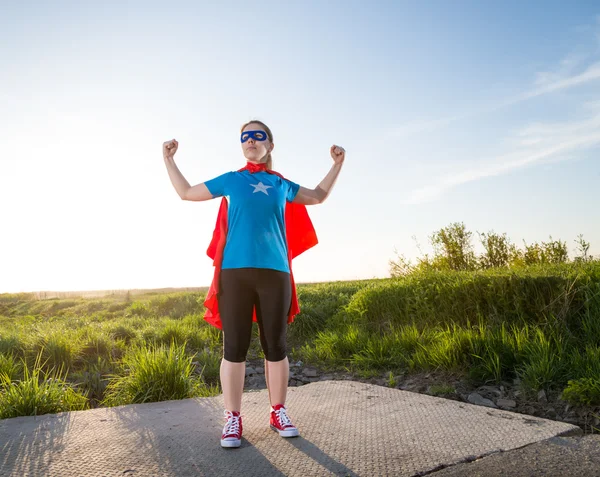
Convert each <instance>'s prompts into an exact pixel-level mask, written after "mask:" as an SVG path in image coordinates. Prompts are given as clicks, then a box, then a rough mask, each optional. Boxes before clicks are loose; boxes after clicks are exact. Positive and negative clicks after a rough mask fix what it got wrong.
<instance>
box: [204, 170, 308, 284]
mask: <svg viewBox="0 0 600 477" xmlns="http://www.w3.org/2000/svg"><path fill="white" fill-rule="evenodd" d="M205 185H206V187H207V188H208V190H209V192H210V193H211V194H212V196H213V197H220V196H225V197H227V200H228V202H229V204H228V211H227V212H228V215H227V242H226V244H225V250H224V251H223V263H222V264H221V268H246V267H252V268H270V269H274V270H279V271H282V272H288V273H289V271H290V268H289V264H288V250H287V241H286V236H285V204H286V201H289V202H292V201H293V200H294V197H296V194H297V193H298V189H299V188H300V186H299V185H298V184H296V183H294V182H292V181H288V180H287V179H282V178H281V177H279V176H276V175H275V174H269V173H268V172H256V173H254V174H251V173H250V172H249V171H241V172H226V173H225V174H222V175H220V176H218V177H215V178H214V179H211V180H209V181H206V182H205Z"/></svg>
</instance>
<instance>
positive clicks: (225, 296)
mask: <svg viewBox="0 0 600 477" xmlns="http://www.w3.org/2000/svg"><path fill="white" fill-rule="evenodd" d="M220 278H221V279H220V287H219V313H220V314H221V323H222V325H223V335H224V336H223V342H224V343H223V348H224V357H225V359H226V360H227V361H231V362H234V363H241V362H244V361H246V355H247V353H248V348H249V347H250V339H251V338H252V311H253V309H254V306H255V305H256V319H257V321H258V329H259V331H260V344H261V345H262V349H263V352H264V354H265V357H266V358H267V360H269V361H281V360H282V359H284V358H285V357H286V332H287V319H288V313H289V310H290V306H291V303H292V285H291V281H290V274H289V273H286V272H280V271H278V270H271V269H267V268H226V269H223V270H221V277H220Z"/></svg>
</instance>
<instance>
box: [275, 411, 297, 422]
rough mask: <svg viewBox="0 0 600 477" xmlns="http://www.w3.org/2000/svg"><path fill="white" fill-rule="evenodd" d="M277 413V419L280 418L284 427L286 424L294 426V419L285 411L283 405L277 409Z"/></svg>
mask: <svg viewBox="0 0 600 477" xmlns="http://www.w3.org/2000/svg"><path fill="white" fill-rule="evenodd" d="M275 415H276V416H277V419H279V422H280V423H281V425H282V426H283V427H286V426H291V427H294V426H293V425H292V420H291V419H290V418H289V416H288V415H287V413H286V412H285V408H284V407H281V408H279V409H278V410H277V411H275Z"/></svg>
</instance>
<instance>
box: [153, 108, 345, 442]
mask: <svg viewBox="0 0 600 477" xmlns="http://www.w3.org/2000/svg"><path fill="white" fill-rule="evenodd" d="M240 141H241V145H242V151H243V154H244V157H245V159H246V166H245V167H243V168H242V169H240V170H238V171H235V172H227V173H225V174H222V175H220V176H218V177H216V178H214V179H211V180H209V181H206V182H203V183H201V184H198V185H195V186H193V187H192V186H190V184H189V183H188V181H187V180H186V179H185V178H184V177H183V175H182V174H181V172H180V171H179V169H178V168H177V166H176V165H175V162H174V159H173V156H174V155H175V153H176V152H177V148H178V146H179V143H178V142H177V141H176V140H175V139H173V140H171V141H167V142H165V143H164V144H163V157H164V160H165V164H166V166H167V171H168V173H169V177H170V179H171V182H172V184H173V186H174V187H175V190H176V191H177V193H178V194H179V196H180V197H181V199H183V200H193V201H204V200H209V199H214V198H216V197H223V199H222V205H221V210H220V213H219V219H218V220H217V228H216V229H215V234H214V235H213V243H211V247H209V255H210V256H211V257H212V258H215V280H213V284H212V285H211V291H209V294H208V295H207V301H206V302H205V305H207V308H208V310H207V315H206V316H205V318H206V319H207V321H209V322H210V323H211V324H213V325H215V326H217V327H219V328H222V329H223V348H224V353H223V359H222V361H221V373H220V378H221V388H222V389H223V397H224V401H225V408H226V409H225V411H224V413H225V419H226V424H225V427H224V428H223V434H222V436H221V445H222V446H223V447H239V446H240V445H241V438H242V418H241V415H240V411H241V404H242V393H243V389H244V378H245V369H246V366H245V364H246V354H247V352H248V348H249V346H250V339H251V333H252V322H253V321H256V322H257V323H258V327H259V332H260V341H261V346H262V349H263V352H264V354H265V379H266V384H267V389H268V392H269V400H270V404H271V421H270V426H271V429H273V430H275V431H277V432H278V433H279V435H280V436H282V437H294V436H298V435H299V433H298V429H297V428H296V427H295V426H294V425H293V424H292V422H291V419H290V417H289V416H288V414H287V410H286V407H285V399H286V394H287V386H288V380H289V361H288V358H287V354H286V331H287V325H288V323H291V321H293V316H294V314H296V313H297V312H298V307H297V302H296V294H295V284H294V281H293V275H292V273H291V258H293V257H294V256H296V255H298V254H299V253H301V252H302V251H303V250H306V249H307V248H310V247H311V246H313V245H314V244H316V236H315V235H314V230H313V231H312V235H311V233H310V231H309V232H308V233H307V234H306V237H309V238H308V239H306V238H301V239H299V240H298V239H297V240H296V243H298V242H301V247H302V248H301V249H300V250H294V251H292V250H291V245H290V243H289V242H290V240H292V237H290V230H292V229H291V228H290V226H291V224H290V222H291V221H292V220H295V221H296V222H298V220H299V219H297V218H296V219H292V218H293V217H301V220H300V221H303V224H304V226H305V227H306V224H308V227H309V228H311V227H312V225H311V224H310V219H308V216H307V215H305V216H304V218H303V219H302V214H301V213H300V214H298V210H297V209H293V207H294V206H291V205H290V204H296V207H298V206H299V207H301V208H302V209H304V206H306V205H313V204H320V203H322V202H323V201H324V200H325V199H326V198H327V197H328V196H329V193H330V192H331V189H332V188H333V185H334V184H335V182H336V179H337V177H338V174H339V173H340V170H341V168H342V164H343V162H344V159H345V151H344V149H343V148H341V147H339V146H335V145H334V146H331V150H330V154H331V157H332V158H333V166H332V167H331V170H330V171H329V173H328V174H327V175H326V176H325V178H324V179H323V180H322V181H321V183H320V184H319V185H318V186H317V187H316V188H314V189H308V188H305V187H302V186H299V185H298V184H296V183H294V182H292V181H290V180H288V179H285V178H284V177H283V176H281V175H280V174H278V173H276V172H275V171H273V160H272V157H271V151H272V150H273V148H274V143H273V134H272V132H271V130H270V129H269V128H268V127H267V125H266V124H264V123H263V122H261V121H256V120H254V121H251V122H249V123H246V124H244V125H243V126H242V128H241V137H240ZM225 197H226V198H227V200H226V199H225ZM292 210H296V212H292ZM219 233H220V235H219ZM217 242H218V244H217ZM213 245H214V247H213ZM211 249H212V255H211ZM209 318H210V319H209Z"/></svg>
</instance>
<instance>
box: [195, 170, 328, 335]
mask: <svg viewBox="0 0 600 477" xmlns="http://www.w3.org/2000/svg"><path fill="white" fill-rule="evenodd" d="M245 169H249V170H250V171H251V172H253V171H256V170H264V171H265V172H269V173H270V174H275V175H277V176H279V177H281V178H282V179H284V177H283V176H282V175H281V174H279V173H277V172H275V171H271V170H265V169H257V168H253V167H252V165H247V166H246V167H244V168H243V169H240V171H243V170H245ZM227 207H228V204H227V199H226V198H225V197H223V199H221V206H220V207H219V213H218V215H217V223H216V225H215V230H214V232H213V237H212V240H211V241H210V245H209V246H208V250H207V251H206V254H207V255H208V256H209V257H210V258H211V259H212V260H213V265H214V266H215V273H214V276H213V280H212V283H211V284H210V288H209V290H208V293H207V295H206V299H205V300H204V306H205V307H206V312H205V313H204V319H205V320H206V321H207V322H208V323H210V324H211V325H213V326H216V327H217V328H219V329H223V328H222V325H221V316H220V315H219V300H218V292H219V276H220V274H221V263H222V261H223V250H224V249H225V242H226V239H227ZM285 234H286V241H287V249H288V263H289V267H290V279H291V282H292V304H291V307H290V312H289V314H288V321H287V322H288V323H291V322H293V321H294V317H295V316H296V315H297V314H298V313H300V306H299V304H298V296H297V294H296V283H295V282H294V275H293V273H292V259H293V258H296V257H297V256H298V255H300V254H301V253H302V252H305V251H306V250H308V249H309V248H311V247H314V246H315V245H316V244H317V243H318V240H317V234H316V232H315V229H314V227H313V224H312V222H311V220H310V217H309V216H308V212H307V210H306V206H304V205H301V204H294V203H291V202H286V204H285ZM252 320H253V321H256V308H255V309H254V312H253V316H252Z"/></svg>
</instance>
